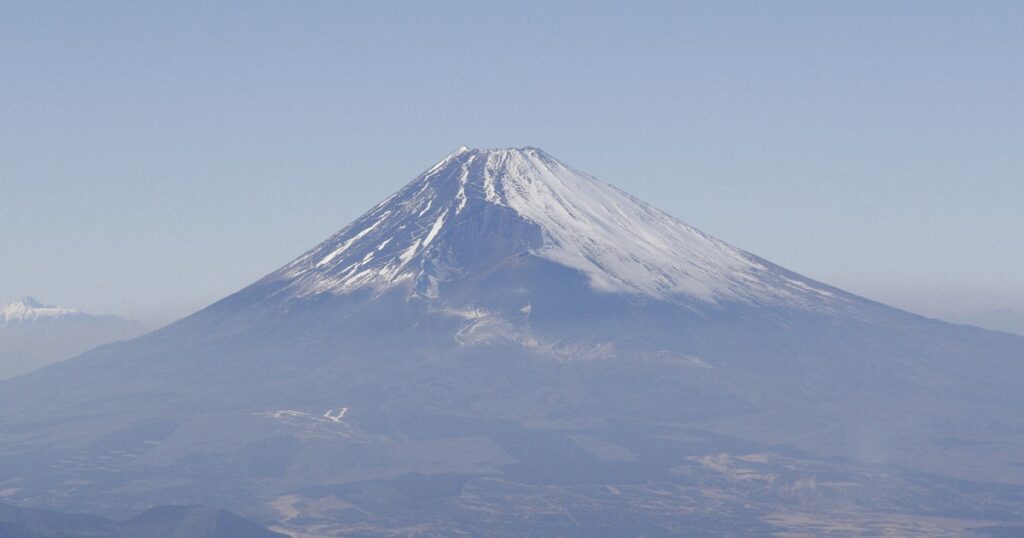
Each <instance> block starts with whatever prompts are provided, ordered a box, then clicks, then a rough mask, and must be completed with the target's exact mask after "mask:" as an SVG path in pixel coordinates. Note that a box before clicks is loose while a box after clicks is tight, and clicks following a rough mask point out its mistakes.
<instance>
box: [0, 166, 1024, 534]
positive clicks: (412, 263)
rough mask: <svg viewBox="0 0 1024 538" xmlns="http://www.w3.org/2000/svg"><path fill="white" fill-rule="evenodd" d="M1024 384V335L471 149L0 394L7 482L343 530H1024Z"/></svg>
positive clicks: (35, 492)
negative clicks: (277, 258)
mask: <svg viewBox="0 0 1024 538" xmlns="http://www.w3.org/2000/svg"><path fill="white" fill-rule="evenodd" d="M1022 379H1024V338H1019V337H1016V336H1013V335H1008V334H1001V333H993V332H988V331H984V330H980V329H975V328H971V327H963V326H955V325H951V324H946V323H942V322H938V321H935V320H929V319H926V318H922V317H920V316H916V315H913V314H909V313H906V312H902V311H899V310H896V309H893V308H890V307H887V306H885V305H882V304H879V303H876V302H872V301H869V300H867V299H863V298H860V297H857V296H855V295H852V294H849V293H846V292H843V291H842V290H838V289H835V288H832V287H829V286H827V285H824V284H821V283H818V282H815V281H814V280H812V279H809V278H806V277H803V276H801V275H798V274H796V273H793V272H791V271H788V270H786V269H784V268H781V267H778V266H776V265H774V264H772V263H770V262H768V261H766V260H763V259H761V258H758V257H757V256H755V255H752V254H749V253H746V252H743V251H741V250H738V249H736V248H733V247H731V246H729V245H727V244H725V243H723V242H721V241H718V240H716V239H714V238H711V237H710V236H707V235H706V234H703V233H702V232H699V231H697V230H695V229H693V228H692V227H689V226H687V225H685V224H683V223H681V222H679V221H677V220H676V219H674V218H672V217H669V216H667V215H665V214H664V213H661V212H659V211H658V210H656V209H654V208H652V207H651V206H649V205H647V204H644V203H643V202H640V201H638V200H636V199H634V198H632V197H630V196H628V195H626V194H624V193H622V192H620V191H618V190H616V189H615V188H613V187H610V186H608V185H606V184H603V183H601V182H599V181H597V180H595V179H593V178H590V177H589V176H586V175H585V174H582V173H579V172H576V171H574V170H573V169H571V168H570V167H568V166H567V165H564V164H562V163H560V162H558V161H557V160H555V159H554V158H552V157H550V156H548V155H547V154H545V153H543V152H541V151H540V150H536V149H533V148H524V149H519V150H470V149H466V148H463V149H460V150H459V151H457V152H455V153H453V154H452V155H450V156H448V157H446V158H445V159H444V160H442V161H441V162H439V163H438V164H437V165H435V166H434V167H432V168H431V169H429V170H428V171H427V172H425V173H424V174H423V175H421V176H420V177H418V178H416V179H415V180H413V182H411V183H410V184H408V185H407V186H406V187H404V188H403V189H401V190H400V191H399V192H398V193H396V194H395V195H393V196H392V197H390V198H388V199H387V200H385V201H384V202H382V203H381V204H379V205H378V206H377V207H375V208H373V209H371V210H370V212H368V213H367V214H366V215H364V216H362V217H360V218H359V219H357V220H356V221H355V222H354V223H352V224H351V225H349V226H348V227H346V228H344V229H343V230H341V231H340V232H339V233H338V234H336V235H335V236H333V237H331V238H329V239H328V240H327V241H326V242H324V243H323V244H321V245H319V246H317V247H315V248H314V249H312V250H310V251H309V252H307V253H306V254H304V255H302V256H300V257H299V258H297V259H296V260H295V261H293V262H291V263H289V264H287V265H286V266H285V267H283V268H281V269H280V270H278V271H275V272H273V273H271V274H269V275H268V276H267V277H265V278H263V279H261V280H259V281H258V282H256V283H254V284H252V285H251V286H249V287H247V288H245V289H243V290H240V291H239V292H237V293H235V294H233V295H231V296H229V297H227V298H225V299H223V300H221V301H218V302H217V303H215V304H213V305H211V306H209V307H208V308H206V309H203V310H202V311H200V312H197V313H196V314H193V315H192V316H189V317H188V318H185V319H183V320H181V321H179V322H177V323H174V324H172V325H170V326H168V327H166V328H164V329H162V330H159V331H156V332H154V333H152V334H149V335H146V336H144V337H141V338H138V339H135V340H132V341H129V342H123V343H119V344H115V345H111V346H106V347H104V348H100V349H97V350H94V351H91V352H89V353H86V354H84V355H82V356H81V357H79V358H77V359H75V360H72V361H68V362H65V363H61V364H57V365H54V366H51V367H48V368H45V369H43V370H41V371H39V372H35V373H33V374H30V375H27V376H23V377H21V378H18V379H14V380H10V381H7V382H3V383H0V409H3V411H2V414H0V479H2V481H0V491H7V492H9V493H8V496H9V497H10V498H11V500H12V502H24V503H29V504H31V503H40V502H44V501H45V502H48V503H49V504H50V505H55V504H54V503H66V504H67V506H68V507H71V508H77V509H88V510H93V511H97V512H100V513H105V514H111V515H118V514H120V513H121V511H123V510H124V508H123V506H124V505H126V504H132V503H134V504H138V503H144V504H150V505H156V504H170V503H176V504H183V503H197V502H198V503H204V504H209V505H216V506H225V507H227V508H229V509H231V510H233V511H236V512H239V513H243V514H245V515H252V516H258V517H260V518H277V519H278V520H279V521H280V525H281V526H283V527H286V528H290V529H294V530H298V531H303V530H306V531H308V530H309V529H313V528H315V529H317V532H318V533H321V534H328V535H333V534H337V535H345V534H364V535H365V534H388V533H399V534H403V533H405V534H407V533H410V532H413V531H411V530H410V529H416V531H415V532H422V533H425V534H433V535H450V534H453V533H460V532H461V533H468V534H482V533H483V534H497V535H522V534H553V535H576V534H579V535H594V534H602V533H603V534H617V535H622V534H646V535H652V534H654V535H657V534H679V533H681V532H687V533H689V534H691V535H703V534H708V535H721V534H723V533H725V534H729V533H732V534H734V535H736V534H760V535H764V534H769V533H772V532H803V533H810V534H815V533H819V534H820V533H821V532H823V531H822V528H821V527H815V525H817V523H816V522H815V521H813V519H814V518H813V517H811V516H810V515H808V514H816V515H817V516H815V517H823V516H821V515H822V514H825V515H826V516H825V517H826V518H827V519H829V520H831V521H843V522H845V524H847V525H848V526H853V527H858V526H863V527H864V528H869V527H870V528H874V529H881V530H879V533H881V532H882V531H884V532H889V533H891V534H897V535H908V536H909V535H914V533H919V534H920V535H937V533H936V532H935V529H939V528H942V529H947V527H948V529H947V530H948V535H950V536H956V535H965V534H969V533H968V532H967V531H966V529H967V528H968V527H969V526H971V525H982V524H987V522H990V520H1001V521H1007V520H1011V521H1012V520H1015V519H1024V493H1022V492H1024V489H1022V488H1024V461H1021V459H1020V454H1021V447H1024V419H1022V418H1021V416H1020V413H1019V409H1020V407H1021V406H1022V405H1024V394H1022V393H1021V391H1020V390H1019V385H1020V381H1021V380H1022ZM3 477H11V478H9V479H8V478H3ZM894 514H902V515H900V516H898V517H897V516H896V515H894ZM935 516H946V517H945V518H944V519H942V520H941V521H938V520H934V519H929V518H933V517H935ZM951 518H952V519H951ZM954 519H955V520H956V521H953V520H954ZM957 522H959V523H957ZM958 525H959V526H958ZM929 529H930V530H929Z"/></svg>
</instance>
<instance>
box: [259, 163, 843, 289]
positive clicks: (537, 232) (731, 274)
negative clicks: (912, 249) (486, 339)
mask: <svg viewBox="0 0 1024 538" xmlns="http://www.w3.org/2000/svg"><path fill="white" fill-rule="evenodd" d="M517 255H528V256H534V257H537V258H540V259H543V260H548V261H551V262H554V263H557V264H560V265H562V266H565V267H567V268H570V269H573V270H576V271H578V272H579V273H580V274H582V275H584V276H585V277H586V279H587V282H588V283H589V285H590V286H591V287H592V288H593V289H594V290H596V291H600V292H611V293H632V294H639V295H643V296H647V297H650V298H655V299H665V300H673V299H674V298H678V297H685V298H696V299H699V300H702V301H709V302H715V301H718V300H743V301H758V302H770V303H785V304H794V305H795V304H800V305H806V304H816V303H819V302H820V300H821V299H822V298H823V297H832V296H833V293H832V291H830V288H827V287H826V286H822V285H820V284H817V283H815V282H813V281H810V280H808V279H804V278H799V277H795V275H791V274H785V273H783V272H780V271H777V270H776V268H775V267H773V266H772V265H771V264H768V263H766V262H765V261H764V260H761V259H759V258H757V257H756V256H753V255H750V254H748V253H746V252H743V251H741V250H739V249H737V248H734V247H732V246H729V245H727V244H725V243H723V242H722V241H719V240H717V239H715V238H713V237H711V236H709V235H707V234H705V233H703V232H701V231H699V230H697V229H695V228H692V227H691V226H688V225H686V224H684V223H683V222H680V221H679V220H677V219H675V218H673V217H671V216H669V215H667V214H665V213H663V212H662V211H659V210H658V209H656V208H654V207H652V206H651V205H648V204H646V203H644V202H642V201H640V200H638V199H636V198H634V197H632V196H630V195H628V194H626V193H624V192H622V191H620V190H618V189H616V188H615V187H613V186H611V185H608V184H606V183H603V182H601V181H599V180H597V179H594V178H593V177H591V176H589V175H587V174H584V173H582V172H579V171H577V170H575V169H573V168H572V167H570V166H568V165H566V164H564V163H562V162H561V161H559V160H557V159H555V158H554V157H552V156H550V155H548V154H547V153H545V152H544V151H542V150H540V149H537V148H532V147H526V148H521V149H489V150H488V149H469V148H466V147H462V148H460V149H459V150H457V151H455V152H454V153H452V154H451V155H448V156H447V157H445V158H444V159H442V160H441V161H440V162H438V163H437V164H435V165H434V166H433V167H431V168H430V169H429V170H427V171H426V172H424V173H423V174H421V175H420V176H419V177H417V178H416V179H414V180H413V181H412V182H411V183H409V184H408V185H406V186H405V187H403V188H402V189H401V190H400V191H398V192H397V193H395V194H394V195H392V196H390V197H388V198H387V199H386V200H384V201H383V202H382V203H380V204H379V205H378V206H377V207H375V208H373V209H372V210H370V211H369V212H368V213H366V214H365V215H363V216H362V217H360V218H358V219H357V220H356V221H355V222H353V223H352V224H350V225H349V226H346V227H345V228H344V229H343V230H341V231H340V232H338V233H337V234H335V235H334V236H332V237H331V238H329V239H328V240H327V241H325V242H323V243H321V244H320V245H318V246H317V247H316V248H314V249H313V250H311V251H309V252H307V253H306V254H304V255H303V256H301V257H300V258H299V259H297V260H295V261H294V262H292V263H290V264H288V265H287V266H286V267H284V268H283V269H281V270H280V271H277V272H275V273H274V274H272V275H270V276H269V277H267V280H268V281H270V282H282V283H286V286H287V289H288V292H287V293H289V294H290V295H294V296H307V295H313V294H316V293H322V292H329V293H334V294H344V293H348V292H352V291H354V290H357V289H361V288H370V289H372V290H374V291H375V292H378V293H379V292H381V291H382V290H386V289H389V288H392V287H395V286H399V285H408V286H409V287H410V293H412V294H419V295H422V296H424V297H436V296H437V295H438V293H439V292H440V288H441V287H442V286H443V285H444V284H445V283H446V282H449V281H451V280H454V279H458V278H463V277H465V276H467V275H471V274H475V273H480V272H482V271H485V270H487V269H488V268H490V267H492V266H493V265H495V264H499V263H502V262H503V261H505V260H507V259H508V258H510V257H513V256H517Z"/></svg>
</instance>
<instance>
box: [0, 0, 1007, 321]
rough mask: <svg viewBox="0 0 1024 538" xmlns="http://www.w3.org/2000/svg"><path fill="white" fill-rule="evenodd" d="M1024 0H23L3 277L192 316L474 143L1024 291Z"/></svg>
mask: <svg viewBox="0 0 1024 538" xmlns="http://www.w3.org/2000/svg"><path fill="white" fill-rule="evenodd" d="M1022 28H1024V3H1021V2H1006V3H998V2H966V1H965V2H960V3H944V2H798V3H784V2H756V3H754V2H750V3H722V2H705V3H659V2H630V3H604V2H579V3H576V2H546V1H545V2H508V3H487V2H455V3H439V2H401V3H388V2H376V1H375V2H365V3H361V4H357V3H354V2H353V3H342V2H325V3H305V2H301V3H297V2H277V3H260V2H239V3H230V2H196V3H186V2H182V3H147V2H124V3H101V2H66V3H65V2H60V3H58V2H53V3H51V2H30V1H24V2H5V3H3V4H0V253H2V254H0V301H4V302H6V301H7V300H10V299H14V298H17V297H19V296H21V295H26V294H31V295H34V296H37V297H38V298H40V299H42V300H44V301H48V302H53V303H59V304H62V305H67V306H72V307H78V308H82V309H86V310H90V311H96V312H110V313H120V314H123V315H127V316H132V317H136V318H141V319H145V320H150V321H154V320H155V321H159V320H165V319H168V318H170V317H174V316H177V315H180V314H184V313H187V312H188V311H189V310H191V309H194V308H198V307H201V306H203V305H204V304H206V303H209V302H211V301H213V300H215V299H217V298H219V297H221V296H223V295H226V294H228V293H230V292H232V291H234V290H236V289H238V288H240V287H242V286H244V285H246V284H248V283H250V282H251V281H253V280H255V279H257V278H259V277H260V276H262V275H264V274H266V273H268V272H270V271H272V270H274V269H276V268H277V267H279V266H281V265H283V264H284V263H285V262H287V261H289V260H290V259H291V258H293V257H295V256H297V255H298V254H300V253H301V252H303V251H304V250H306V249H307V248H309V247H311V246H313V245H314V244H316V243H317V242H319V241H320V240H322V239H324V238H325V237H326V236H327V235H329V234H330V233H332V232H333V231H335V230H337V229H339V228H341V227H342V226H344V225H345V224H347V223H348V222H349V221H350V220H352V219H353V218H355V217H356V216H358V215H359V214H360V213H362V212H363V211H364V210H366V209H368V208H369V207H370V206H372V205H374V204H375V203H376V202H378V201H379V200H380V199H382V198H383V197H385V196H386V195H388V194H389V193H390V192H392V191H394V190H395V189H397V188H398V187H399V186H401V185H402V184H404V183H405V182H407V181H409V180H410V179H412V178H413V177H414V176H415V175H417V174H418V173H419V172H421V171H422V170H424V169H426V168H428V167H429V166H430V165H431V164H433V163H434V162H435V161H437V160H438V159H440V158H441V157H443V156H444V155H445V154H447V153H448V152H450V151H452V150H454V149H455V148H456V147H458V146H460V145H462V144H466V145H469V146H479V147H503V146H523V145H533V146H538V147H541V148H544V149H545V150H547V151H548V152H549V153H552V154H553V155H555V156H557V157H559V158H561V159H562V160H564V161H566V162H568V163H570V164H572V165H574V166H576V167H577V168H580V169H582V170H585V171H587V172H590V173H591V174H593V175H595V176H597V177H599V178H601V179H604V180H606V181H609V182H611V183H613V184H615V185H617V186H619V187H621V188H623V189H625V190H627V191H629V192H631V193H633V194H635V195H637V196H639V197H640V198H642V199H645V200H648V201H650V202H653V203H654V204H655V205H658V206H659V207H661V208H662V209H664V210H666V211H668V212H669V213H672V214H674V215H676V216H677V217H680V218H682V219H683V220H685V221H687V222H689V223H691V224H693V225H696V226H698V227H700V228H702V229H704V230H705V231H707V232H709V233H712V234H713V235H716V236H718V237H720V238H722V239H724V240H726V241H728V242H730V243H732V244H734V245H737V246H739V247H741V248H744V249H747V250H749V251H752V252H754V253H757V254H759V255H762V256H764V257H766V258H768V259H771V260H773V261H775V262H777V263H780V264H782V265H784V266H787V267H789V268H791V269H794V270H796V271H798V272H801V273H804V274H806V275H808V276H811V277H813V278H817V279H819V280H823V281H825V282H828V283H831V284H834V285H837V286H840V287H844V288H846V289H849V290H851V291H854V292H858V293H861V294H864V295H867V296H869V297H871V298H875V299H878V300H882V301H886V302H890V303H894V304H896V305H898V306H903V307H907V308H911V309H914V310H917V311H920V312H924V313H926V314H932V315H947V314H949V313H950V312H955V311H957V310H965V309H966V310H982V309H987V308H993V307H1008V308H1017V309H1022V308H1024V31H1022V30H1021V29H1022Z"/></svg>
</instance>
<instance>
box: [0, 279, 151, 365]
mask: <svg viewBox="0 0 1024 538" xmlns="http://www.w3.org/2000/svg"><path fill="white" fill-rule="evenodd" d="M143 332H144V329H143V327H142V325H141V324H139V323H137V322H134V321H129V320H126V319H123V318H119V317H117V316H97V315H92V314H87V313H85V312H79V311H78V310H73V309H70V308H61V307H57V306H52V305H45V304H43V303H41V302H39V301H37V300H35V299H33V298H31V297H25V298H23V299H21V300H19V301H15V302H13V303H10V304H7V305H0V379H3V378H7V377H13V376H16V375H20V374H24V373H26V372H29V371H32V370H35V369H37V368H40V367H42V366H46V365H47V364H50V363H53V362H56V361H59V360H63V359H68V358H71V357H74V356H75V355H78V354H79V353H82V352H83V351H87V350H89V349H92V348H94V347H96V346H99V345H102V344H108V343H110V342H116V341H119V340H126V339H129V338H133V337H135V336H139V335H140V334H142V333H143Z"/></svg>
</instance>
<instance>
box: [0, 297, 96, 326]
mask: <svg viewBox="0 0 1024 538" xmlns="http://www.w3.org/2000/svg"><path fill="white" fill-rule="evenodd" d="M75 314H80V312H79V311H78V310H72V309H70V308H60V307H56V306H52V305H46V304H43V303H41V302H39V301H37V300H35V299H33V298H32V297H22V298H21V299H19V300H17V301H15V302H13V303H10V304H6V305H3V306H0V323H3V322H11V321H34V320H37V319H39V318H55V317H60V316H67V315H75Z"/></svg>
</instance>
